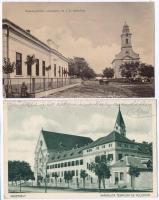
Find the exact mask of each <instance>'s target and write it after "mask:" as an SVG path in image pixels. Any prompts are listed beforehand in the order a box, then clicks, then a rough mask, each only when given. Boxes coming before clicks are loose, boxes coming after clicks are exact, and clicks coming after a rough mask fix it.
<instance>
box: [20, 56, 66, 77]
mask: <svg viewBox="0 0 159 200" xmlns="http://www.w3.org/2000/svg"><path fill="white" fill-rule="evenodd" d="M35 65H36V66H35V69H36V76H39V74H40V73H39V71H40V70H39V66H40V63H39V59H36V64H35ZM53 70H54V77H56V76H57V66H56V64H54V68H53ZM45 72H46V64H45V61H44V60H43V61H42V76H45ZM58 74H59V77H67V74H68V71H67V69H66V68H64V67H61V66H59V67H58ZM16 75H22V54H21V53H18V52H16ZM27 75H28V76H30V75H32V67H31V65H27Z"/></svg>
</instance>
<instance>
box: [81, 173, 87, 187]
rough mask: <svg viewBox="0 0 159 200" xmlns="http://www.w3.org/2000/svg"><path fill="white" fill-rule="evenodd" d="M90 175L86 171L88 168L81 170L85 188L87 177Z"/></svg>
mask: <svg viewBox="0 0 159 200" xmlns="http://www.w3.org/2000/svg"><path fill="white" fill-rule="evenodd" d="M87 176H88V174H87V173H86V170H81V172H80V177H81V178H82V179H83V188H84V189H85V179H86V177H87Z"/></svg>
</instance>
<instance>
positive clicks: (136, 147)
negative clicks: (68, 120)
mask: <svg viewBox="0 0 159 200" xmlns="http://www.w3.org/2000/svg"><path fill="white" fill-rule="evenodd" d="M102 156H105V157H106V159H107V162H108V165H109V167H110V172H111V177H110V179H109V180H107V181H106V184H107V187H110V188H112V187H117V186H116V179H117V178H118V180H119V184H118V186H119V185H120V187H125V188H130V187H131V176H130V175H129V173H128V171H129V168H130V167H138V168H139V169H140V176H139V177H138V178H136V183H135V185H136V187H137V188H140V189H149V190H150V189H152V145H151V144H148V143H145V142H143V143H138V142H135V141H134V140H130V139H128V138H127V136H126V126H125V123H124V119H123V117H122V113H121V110H120V107H119V111H118V115H117V119H116V122H115V126H114V130H113V131H112V132H111V133H109V134H107V135H106V136H104V137H101V138H99V139H97V140H95V141H93V140H92V139H91V138H88V137H81V136H77V135H68V134H62V133H55V132H48V131H45V130H42V131H41V133H40V136H39V139H38V142H37V146H36V150H35V169H34V174H35V184H36V185H38V184H39V185H40V184H44V180H45V177H46V175H47V176H48V177H49V178H48V180H47V181H48V185H54V184H55V178H54V174H57V175H58V178H57V180H58V184H59V185H62V184H65V181H64V173H65V172H72V173H73V175H74V176H73V181H72V187H79V185H82V179H81V177H80V172H81V170H85V171H86V173H87V174H88V177H87V180H86V187H90V188H93V187H94V188H97V176H96V175H95V173H94V172H93V171H92V168H91V164H92V163H94V162H95V159H96V157H102ZM144 180H146V181H144Z"/></svg>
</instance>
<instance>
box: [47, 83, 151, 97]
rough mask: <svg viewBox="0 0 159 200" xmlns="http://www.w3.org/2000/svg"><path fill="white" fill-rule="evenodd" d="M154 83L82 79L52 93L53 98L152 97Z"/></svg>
mask: <svg viewBox="0 0 159 200" xmlns="http://www.w3.org/2000/svg"><path fill="white" fill-rule="evenodd" d="M153 88H154V83H145V84H142V83H136V84H131V83H119V82H114V81H113V82H111V81H110V80H109V83H108V84H103V85H100V83H99V81H97V80H91V81H90V80H89V81H88V80H87V81H82V83H81V84H80V85H78V86H75V87H73V88H70V89H67V90H64V91H61V92H57V93H55V94H50V95H49V96H48V97H49V98H50V97H52V98H54V97H55V98H59V97H61V98H80V97H81V98H93V97H94V98H96V97H99V98H102V97H107V98H126V97H132V96H133V97H134V98H135V97H151V96H154V89H153Z"/></svg>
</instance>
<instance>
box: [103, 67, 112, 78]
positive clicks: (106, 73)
mask: <svg viewBox="0 0 159 200" xmlns="http://www.w3.org/2000/svg"><path fill="white" fill-rule="evenodd" d="M103 76H104V77H107V78H113V77H114V69H113V68H110V67H109V68H105V69H104V70H103Z"/></svg>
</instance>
